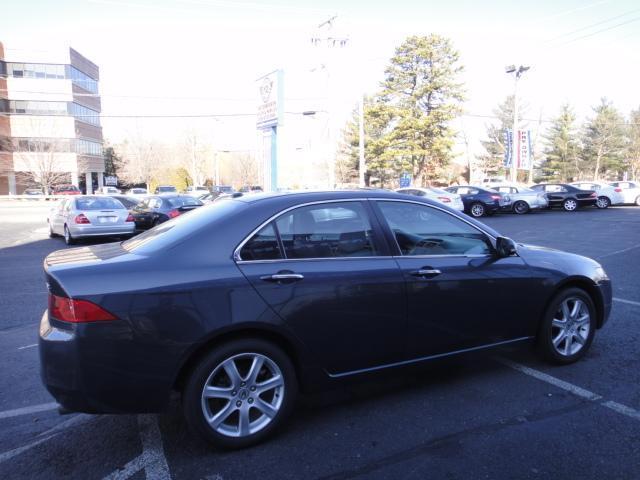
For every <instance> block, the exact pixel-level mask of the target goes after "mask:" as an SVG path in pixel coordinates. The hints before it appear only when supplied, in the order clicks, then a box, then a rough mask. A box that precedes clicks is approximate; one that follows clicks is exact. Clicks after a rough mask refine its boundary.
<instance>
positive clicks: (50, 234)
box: [49, 222, 57, 238]
mask: <svg viewBox="0 0 640 480" xmlns="http://www.w3.org/2000/svg"><path fill="white" fill-rule="evenodd" d="M54 237H57V235H56V234H55V233H53V226H52V225H51V222H49V238H54Z"/></svg>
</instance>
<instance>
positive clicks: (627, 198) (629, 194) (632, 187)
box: [611, 182, 640, 207]
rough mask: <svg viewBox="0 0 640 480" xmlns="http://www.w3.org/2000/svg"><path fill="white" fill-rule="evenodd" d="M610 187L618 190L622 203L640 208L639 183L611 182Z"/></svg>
mask: <svg viewBox="0 0 640 480" xmlns="http://www.w3.org/2000/svg"><path fill="white" fill-rule="evenodd" d="M611 186H612V187H614V188H616V189H620V193H621V194H622V197H623V198H624V203H635V204H636V205H638V206H639V207H640V182H611Z"/></svg>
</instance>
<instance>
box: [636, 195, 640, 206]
mask: <svg viewBox="0 0 640 480" xmlns="http://www.w3.org/2000/svg"><path fill="white" fill-rule="evenodd" d="M636 205H637V206H638V207H640V195H638V196H637V197H636Z"/></svg>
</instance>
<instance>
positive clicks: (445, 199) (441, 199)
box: [438, 197, 451, 203]
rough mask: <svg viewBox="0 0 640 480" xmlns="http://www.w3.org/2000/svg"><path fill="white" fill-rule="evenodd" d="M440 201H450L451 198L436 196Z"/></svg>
mask: <svg viewBox="0 0 640 480" xmlns="http://www.w3.org/2000/svg"><path fill="white" fill-rule="evenodd" d="M438 200H440V201H441V202H442V203H451V199H450V198H449V197H438Z"/></svg>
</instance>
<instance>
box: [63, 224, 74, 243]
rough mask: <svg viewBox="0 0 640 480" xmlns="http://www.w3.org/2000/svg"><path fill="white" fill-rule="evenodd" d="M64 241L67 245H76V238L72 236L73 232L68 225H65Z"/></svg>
mask: <svg viewBox="0 0 640 480" xmlns="http://www.w3.org/2000/svg"><path fill="white" fill-rule="evenodd" d="M64 243H66V244H67V245H75V243H76V239H75V238H73V237H72V236H71V232H70V231H69V228H67V226H66V225H65V226H64Z"/></svg>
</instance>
